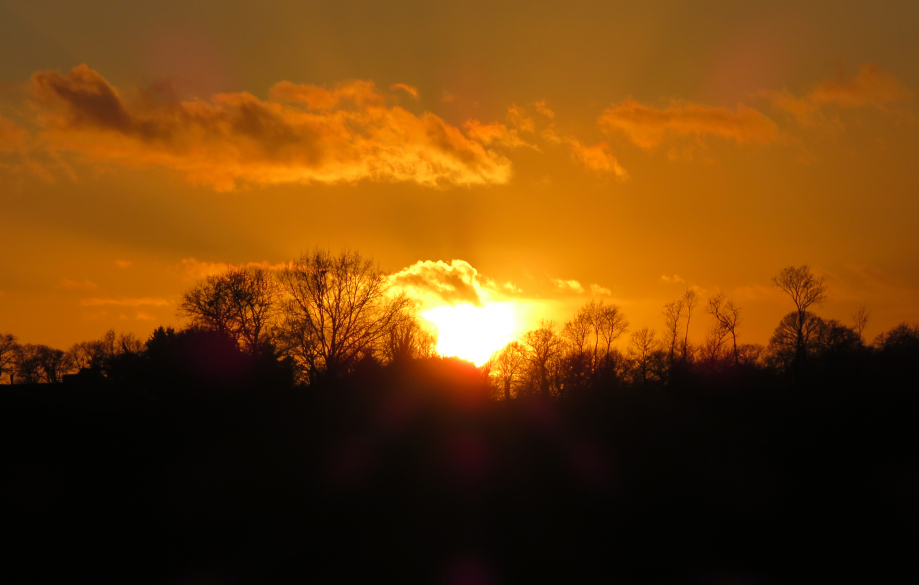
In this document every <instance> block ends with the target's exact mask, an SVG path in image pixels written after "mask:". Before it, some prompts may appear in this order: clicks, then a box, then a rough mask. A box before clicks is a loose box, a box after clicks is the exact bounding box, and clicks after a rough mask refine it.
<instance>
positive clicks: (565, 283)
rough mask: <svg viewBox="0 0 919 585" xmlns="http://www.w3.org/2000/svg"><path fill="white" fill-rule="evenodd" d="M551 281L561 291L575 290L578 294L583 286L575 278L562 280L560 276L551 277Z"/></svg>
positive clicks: (582, 290)
mask: <svg viewBox="0 0 919 585" xmlns="http://www.w3.org/2000/svg"><path fill="white" fill-rule="evenodd" d="M551 281H552V284H553V286H555V288H557V289H559V290H561V291H564V292H575V293H579V294H580V293H583V292H584V287H583V286H581V283H580V282H578V281H576V280H562V279H561V278H553V279H551Z"/></svg>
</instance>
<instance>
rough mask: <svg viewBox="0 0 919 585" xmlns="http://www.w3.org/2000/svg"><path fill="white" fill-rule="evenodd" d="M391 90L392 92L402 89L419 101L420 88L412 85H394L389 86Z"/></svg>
mask: <svg viewBox="0 0 919 585" xmlns="http://www.w3.org/2000/svg"><path fill="white" fill-rule="evenodd" d="M389 89H391V90H392V91H396V90H397V89H401V90H402V91H404V92H405V93H407V94H408V95H410V96H412V97H413V98H415V99H416V100H417V99H418V88H415V87H412V86H411V85H407V84H405V83H394V84H392V85H390V86H389Z"/></svg>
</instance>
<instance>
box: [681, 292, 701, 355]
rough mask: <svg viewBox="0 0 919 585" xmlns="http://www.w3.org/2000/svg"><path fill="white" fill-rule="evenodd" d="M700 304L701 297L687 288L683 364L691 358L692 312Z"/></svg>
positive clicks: (684, 296) (685, 294) (684, 297)
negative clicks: (690, 332)
mask: <svg viewBox="0 0 919 585" xmlns="http://www.w3.org/2000/svg"><path fill="white" fill-rule="evenodd" d="M698 304H699V295H698V293H696V289H694V288H687V289H686V292H685V293H683V305H684V306H685V307H686V332H685V335H684V336H683V362H684V363H686V360H687V359H688V358H689V355H688V354H689V320H690V319H692V310H693V309H695V308H696V305H698Z"/></svg>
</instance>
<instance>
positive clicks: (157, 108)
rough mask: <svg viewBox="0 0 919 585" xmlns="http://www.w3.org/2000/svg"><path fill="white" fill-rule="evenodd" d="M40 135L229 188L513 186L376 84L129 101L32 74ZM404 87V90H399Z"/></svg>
mask: <svg viewBox="0 0 919 585" xmlns="http://www.w3.org/2000/svg"><path fill="white" fill-rule="evenodd" d="M31 88H32V94H33V97H34V102H33V104H32V106H33V110H34V112H35V115H36V122H37V124H38V125H39V126H40V127H41V128H43V132H42V137H43V139H44V140H45V141H46V143H47V145H48V146H49V147H50V148H52V149H55V150H62V151H71V152H76V153H79V154H81V155H83V156H84V157H86V158H87V159H89V160H96V161H103V162H115V163H119V164H123V165H125V166H135V167H143V166H160V167H166V168H170V169H173V170H175V171H178V172H180V173H182V174H183V175H184V176H185V177H186V178H187V179H188V180H190V181H192V182H194V183H199V184H207V185H212V186H213V187H215V188H217V189H219V190H229V189H233V188H234V187H236V186H237V183H239V182H242V183H252V184H280V183H296V182H305V183H308V182H318V183H337V182H355V181H359V180H365V179H370V180H381V181H404V182H414V183H418V184H421V185H427V186H437V185H474V184H500V183H505V182H507V181H508V180H509V179H510V176H511V164H510V162H509V161H508V160H507V159H506V158H504V157H503V156H501V155H500V154H497V153H495V152H493V151H490V150H488V151H487V150H486V149H485V148H484V147H483V146H482V145H481V144H480V143H479V142H477V141H475V140H472V139H470V138H469V137H467V136H466V135H465V134H464V133H463V132H462V131H461V130H460V129H459V128H456V127H455V126H451V125H450V124H447V123H446V122H444V121H443V120H441V119H440V118H439V117H437V116H435V115H433V114H431V113H425V114H422V115H420V116H417V115H415V114H412V113H411V112H409V111H407V110H405V109H402V108H400V107H397V106H391V105H388V104H387V101H388V98H387V96H386V95H384V94H382V93H380V92H379V91H378V89H377V88H376V87H375V86H374V84H373V83H372V82H369V81H354V82H350V83H346V84H341V85H339V86H337V87H335V88H332V89H328V88H323V87H318V86H312V85H299V84H294V83H290V82H286V81H285V82H281V83H279V84H277V85H275V86H274V87H273V88H271V90H270V93H269V95H270V99H269V100H267V101H266V100H261V99H259V98H257V97H255V96H253V95H252V94H249V93H245V92H240V93H226V94H218V95H214V96H213V97H211V98H210V99H209V100H194V101H178V100H175V99H171V98H169V96H168V95H167V96H164V95H155V94H154V93H152V92H154V90H152V89H145V90H141V89H137V90H134V93H136V94H138V95H139V97H138V98H137V99H132V100H127V99H125V98H123V97H122V92H120V91H119V90H118V89H116V88H115V87H113V86H112V85H111V84H110V83H109V82H108V81H107V80H106V79H105V78H104V77H103V76H102V75H101V74H99V73H98V72H96V71H94V70H92V69H90V68H89V67H87V66H86V65H80V66H78V67H75V68H74V69H73V70H72V71H70V72H69V73H68V74H66V75H62V74H60V73H58V72H56V71H39V72H37V73H35V74H33V76H32V83H31ZM400 89H403V91H405V88H400Z"/></svg>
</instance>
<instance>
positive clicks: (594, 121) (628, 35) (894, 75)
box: [0, 0, 919, 348]
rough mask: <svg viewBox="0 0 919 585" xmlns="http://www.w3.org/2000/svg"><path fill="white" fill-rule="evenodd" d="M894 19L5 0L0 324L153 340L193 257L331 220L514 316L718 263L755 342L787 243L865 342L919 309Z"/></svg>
mask: <svg viewBox="0 0 919 585" xmlns="http://www.w3.org/2000/svg"><path fill="white" fill-rule="evenodd" d="M917 28H919V5H917V4H916V3H914V2H894V1H888V2H875V3H855V2H801V1H796V2H778V1H775V2H763V3H757V4H756V5H755V6H747V5H746V3H734V2H677V1H655V0H650V1H646V2H641V3H611V2H586V1H585V2H579V1H569V2H564V3H562V2H558V3H555V2H501V3H495V2H475V1H463V2H436V1H430V0H427V1H402V2H385V3H379V2H369V1H367V2H349V1H337V2H273V3H270V5H266V4H265V3H248V2H220V3H217V2H201V1H198V2H195V1H188V0H186V1H183V2H168V1H167V2H157V3H150V4H149V5H139V4H138V3H135V2H121V1H114V0H112V1H95V2H84V3H72V2H63V1H60V2H56V1H40V2H36V1H31V2H20V1H18V0H8V1H6V2H4V3H3V5H2V6H0V218H2V228H0V245H2V249H3V252H2V254H0V332H5V331H9V332H11V333H14V334H15V335H17V336H18V337H19V339H20V341H21V342H29V343H46V344H49V345H54V346H57V347H62V348H65V347H67V346H69V345H70V344H72V343H74V342H77V341H81V340H86V339H94V338H98V337H99V336H100V335H101V334H102V333H103V332H104V331H105V330H107V329H108V328H110V327H114V328H115V329H116V330H118V331H132V332H135V333H136V334H137V335H138V336H140V337H141V338H146V337H147V336H148V335H149V333H150V332H151V331H152V329H153V328H154V327H156V326H158V325H180V324H181V321H180V320H179V319H178V318H177V317H176V316H175V310H176V306H177V302H178V300H179V298H180V295H181V294H182V292H183V291H184V290H186V289H187V288H188V287H190V286H191V285H192V284H193V283H194V282H195V279H196V278H200V277H202V276H204V275H206V274H210V273H214V272H215V271H219V270H220V269H221V268H222V267H225V266H226V265H229V264H247V263H259V264H262V265H265V266H277V265H279V264H281V263H284V262H287V261H289V260H291V259H293V258H295V257H297V256H299V255H300V253H302V252H305V251H308V250H310V249H311V248H314V247H316V246H322V247H328V248H330V249H332V250H333V251H335V250H339V249H341V248H343V247H349V248H354V249H357V250H359V251H361V252H362V253H364V254H366V255H370V256H372V257H374V258H375V259H376V260H377V261H379V263H380V266H381V268H382V269H383V270H385V271H386V272H389V273H393V274H395V276H394V277H393V278H394V280H395V281H396V282H397V283H399V284H400V285H402V286H406V287H409V288H410V289H411V291H412V292H413V294H415V295H416V296H417V297H418V298H419V299H420V300H421V301H422V302H423V303H424V304H425V306H427V307H433V306H436V305H438V304H443V303H458V302H472V303H473V304H474V303H476V302H479V303H483V302H500V301H515V302H517V303H518V304H519V306H520V307H521V315H522V322H521V323H522V324H521V327H525V326H529V325H533V324H535V322H536V320H537V319H538V318H540V317H547V318H554V319H556V320H557V321H559V322H561V321H564V320H565V319H567V318H569V317H571V316H572V314H573V312H574V310H575V309H576V308H577V307H578V306H580V305H582V304H583V303H585V302H586V301H587V300H589V299H590V298H600V299H604V300H606V301H607V302H614V303H617V304H619V305H621V306H622V308H623V310H624V311H625V313H626V316H627V318H628V319H629V321H630V322H631V323H632V329H633V330H634V329H636V328H638V327H642V326H650V327H654V328H657V329H659V330H660V329H661V328H662V325H663V319H662V317H661V308H662V305H663V304H664V303H666V302H668V301H671V300H675V299H676V298H677V297H679V296H680V295H681V294H682V292H683V291H684V290H685V289H686V287H689V286H693V287H697V288H698V289H700V292H701V293H702V295H703V298H704V297H706V296H708V295H710V294H713V293H715V292H717V291H719V290H723V291H725V292H726V294H727V295H728V296H729V297H730V298H732V299H734V300H735V301H736V302H737V303H738V304H739V305H740V306H741V307H742V314H741V315H742V319H743V322H742V324H741V327H740V334H741V340H742V341H744V342H758V343H765V342H766V341H767V340H768V337H769V335H770V333H771V332H772V330H773V329H774V328H775V326H776V325H777V324H778V322H779V320H780V319H781V317H782V316H783V315H784V314H786V313H787V312H789V311H790V310H791V309H792V308H793V306H792V305H791V302H790V300H788V299H787V298H786V297H784V296H783V294H782V293H781V291H779V290H778V289H777V288H776V287H774V286H773V285H772V284H771V282H770V278H771V277H772V276H773V275H775V274H776V273H778V271H779V270H781V269H782V268H783V267H785V266H790V265H801V264H808V265H809V266H810V267H811V268H812V269H813V270H814V272H815V273H816V274H818V275H820V276H823V277H824V278H825V279H826V282H827V285H828V287H829V290H828V296H829V300H828V301H827V302H826V303H825V304H824V305H823V306H821V307H819V308H818V309H817V311H816V312H817V313H818V314H819V315H821V316H822V317H824V318H835V319H838V320H840V321H841V322H843V323H844V324H851V315H852V314H853V313H854V312H855V311H856V310H857V309H858V308H859V307H861V306H862V305H865V306H867V308H868V311H869V312H870V313H871V315H872V316H871V320H870V321H869V323H868V327H867V329H866V336H867V337H868V338H869V339H870V338H873V337H874V335H876V334H878V333H880V332H881V331H885V330H887V329H890V328H891V327H893V326H894V325H896V324H897V323H899V322H900V321H904V320H905V321H910V322H917V321H919V238H917V237H916V228H917V224H919V196H917V195H919V193H917V185H919V164H917V162H916V161H919V111H917V106H916V93H915V92H916V91H917V89H919V59H917V57H916V56H917V55H919V35H916V34H915V31H916V30H917ZM700 315H701V313H700ZM696 323H698V327H697V328H695V330H694V331H691V337H694V338H696V339H701V337H702V335H703V334H704V333H705V331H706V330H707V329H708V328H710V326H711V323H709V322H708V317H707V316H701V317H700V318H699V319H698V321H696ZM521 333H522V331H521Z"/></svg>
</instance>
